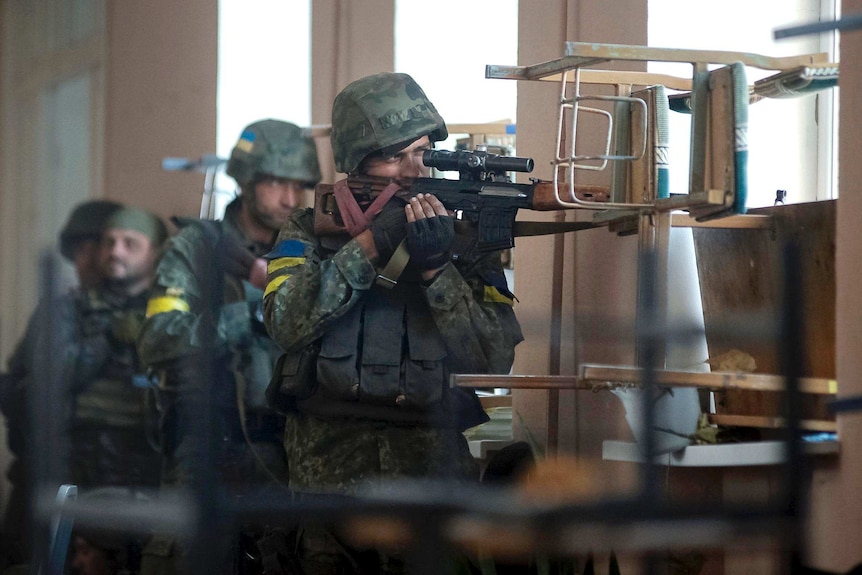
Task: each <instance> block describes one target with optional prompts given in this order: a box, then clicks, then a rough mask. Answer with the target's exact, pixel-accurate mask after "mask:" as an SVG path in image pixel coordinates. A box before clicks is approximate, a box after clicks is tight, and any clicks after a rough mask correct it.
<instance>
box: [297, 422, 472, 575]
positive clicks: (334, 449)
mask: <svg viewBox="0 0 862 575" xmlns="http://www.w3.org/2000/svg"><path fill="white" fill-rule="evenodd" d="M284 446H285V451H286V452H287V455H288V459H289V460H290V461H291V468H290V485H291V489H293V490H294V491H295V492H297V493H303V492H307V493H316V494H319V493H333V492H335V493H341V494H355V493H357V492H359V491H361V490H362V488H363V487H367V486H368V485H369V484H370V483H373V482H375V481H389V480H393V479H398V478H405V479H406V478H412V479H452V480H453V481H456V482H465V481H478V477H479V469H478V465H477V463H476V461H475V460H474V459H473V457H472V456H471V455H470V451H469V448H468V446H467V442H466V440H465V439H464V436H463V434H461V433H460V432H458V431H457V430H454V429H436V428H429V427H421V426H415V425H401V424H393V423H388V422H379V421H364V420H343V419H339V420H332V421H330V420H325V419H321V418H317V417H313V416H309V415H303V414H292V415H289V416H288V417H287V422H286V425H285V434H284ZM297 553H298V561H299V563H300V565H301V566H302V573H303V574H304V575H367V574H372V575H373V574H379V575H405V574H408V573H410V572H411V569H410V557H409V556H408V555H407V554H405V553H404V551H403V550H401V549H397V548H387V549H382V548H380V549H378V548H374V547H371V546H369V545H367V544H360V543H358V542H356V541H353V540H351V539H350V538H349V537H348V536H345V535H344V533H343V532H342V531H340V530H338V529H336V528H335V526H333V525H321V524H305V525H303V526H301V528H300V530H299V533H298V538H297ZM444 571H445V569H444Z"/></svg>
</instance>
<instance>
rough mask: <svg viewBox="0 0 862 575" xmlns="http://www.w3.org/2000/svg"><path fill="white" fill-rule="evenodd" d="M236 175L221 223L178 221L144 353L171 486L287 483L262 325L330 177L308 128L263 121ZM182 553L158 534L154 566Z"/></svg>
mask: <svg viewBox="0 0 862 575" xmlns="http://www.w3.org/2000/svg"><path fill="white" fill-rule="evenodd" d="M227 174H228V175H229V176H231V177H232V178H234V179H235V180H236V182H237V184H238V185H239V187H240V190H241V193H240V195H239V196H238V197H237V198H236V199H235V200H234V201H232V202H231V203H230V204H229V205H228V206H227V208H226V211H225V215H224V218H223V219H222V220H221V221H203V220H193V219H183V218H175V219H174V221H175V222H176V223H177V225H178V226H179V227H180V232H179V233H178V234H177V235H176V236H175V237H173V238H172V239H171V241H170V243H169V245H168V248H167V250H166V252H165V254H164V256H163V257H162V260H161V262H160V264H159V267H158V270H157V274H156V281H155V287H154V290H153V293H152V295H151V297H150V301H149V304H148V306H147V319H146V322H145V323H144V327H143V332H142V334H141V338H140V340H139V350H140V353H141V357H142V358H143V359H144V360H145V361H146V362H147V363H148V364H149V365H150V366H151V367H152V368H153V369H154V370H155V371H156V372H158V373H159V374H160V378H159V387H158V403H159V409H160V412H161V442H162V449H163V453H164V456H165V468H164V469H165V474H164V477H163V484H165V485H169V486H187V485H190V484H194V483H195V482H197V481H199V480H201V479H202V478H203V474H213V475H214V476H215V477H216V478H217V481H218V484H219V486H220V487H222V488H224V489H225V490H226V492H227V493H231V494H234V495H238V494H240V493H241V492H243V491H247V490H249V489H256V488H261V487H270V488H272V487H277V486H278V485H279V483H281V484H282V487H284V486H286V484H287V459H286V457H285V453H284V450H283V448H282V447H281V442H282V435H283V433H284V418H283V417H282V416H281V415H280V414H278V413H277V412H275V411H273V410H272V409H271V408H270V407H269V405H268V403H267V400H266V397H265V394H264V392H265V389H266V386H267V384H268V383H269V380H270V377H271V374H272V366H273V364H274V363H275V360H276V359H277V357H278V355H279V353H280V350H279V349H278V346H277V345H276V344H275V343H274V342H273V341H272V340H271V339H270V337H269V335H268V334H267V333H266V330H265V328H264V326H263V323H262V320H263V317H262V315H261V306H262V298H263V288H264V287H265V281H266V261H265V260H264V259H263V256H264V255H265V254H266V253H268V252H269V251H270V250H271V249H272V245H273V242H274V240H275V237H276V234H277V233H278V230H279V228H280V227H281V225H282V224H283V223H284V222H285V221H287V219H288V218H289V217H290V215H291V214H292V213H293V212H294V210H295V209H297V208H298V207H299V206H300V205H301V204H302V203H303V194H305V192H306V190H307V189H309V188H313V187H314V185H315V184H317V182H318V181H319V180H320V168H319V165H318V160H317V149H316V147H315V144H314V141H313V139H312V138H311V137H310V136H308V135H307V134H306V133H305V132H304V131H303V130H302V129H300V128H299V127H298V126H296V125H294V124H291V123H288V122H283V121H280V120H273V119H267V120H261V121H258V122H254V123H252V124H250V125H249V126H247V127H246V128H245V129H244V130H243V132H242V134H241V135H240V137H239V140H238V141H237V143H236V145H235V146H234V148H233V150H232V152H231V156H230V160H229V161H228V165H227ZM205 406H209V407H205ZM204 420H208V421H209V422H210V423H211V427H210V428H209V429H208V430H205V429H204V427H205V426H203V425H201V422H202V421H204ZM201 434H206V435H201ZM212 438H215V440H214V441H215V444H216V445H215V461H214V467H212V468H202V464H205V463H206V462H205V459H204V454H202V451H201V450H202V447H203V446H204V445H205V444H206V443H205V442H206V441H212ZM180 555H181V552H180V550H179V548H178V546H177V545H176V542H175V541H174V540H173V539H172V538H171V537H157V538H156V539H155V540H154V541H153V542H152V544H150V545H148V547H147V549H145V551H144V567H143V570H144V572H145V573H159V572H165V571H163V570H168V569H174V568H177V567H178V566H179V565H178V563H176V562H175V559H176V557H178V556H180ZM242 555H243V556H245V554H242ZM229 560H230V558H228V557H226V558H225V561H229Z"/></svg>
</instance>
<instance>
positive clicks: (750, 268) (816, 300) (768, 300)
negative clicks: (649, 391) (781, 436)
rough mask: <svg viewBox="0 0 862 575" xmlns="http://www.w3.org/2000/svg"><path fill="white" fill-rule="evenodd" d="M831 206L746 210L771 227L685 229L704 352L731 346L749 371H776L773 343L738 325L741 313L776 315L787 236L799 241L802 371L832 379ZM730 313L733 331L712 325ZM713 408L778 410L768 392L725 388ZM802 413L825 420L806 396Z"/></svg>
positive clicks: (769, 318) (761, 319)
mask: <svg viewBox="0 0 862 575" xmlns="http://www.w3.org/2000/svg"><path fill="white" fill-rule="evenodd" d="M835 206H836V203H835V201H823V202H814V203H807V204H795V205H789V206H774V207H767V208H759V209H755V210H751V213H753V214H762V215H770V216H772V218H773V226H772V229H764V230H745V229H736V230H717V229H694V230H693V233H694V240H695V250H696V253H697V261H698V276H699V278H700V287H701V296H702V299H703V309H704V321H705V325H706V336H707V345H708V348H709V354H710V356H711V357H713V356H716V355H719V354H721V353H724V352H726V351H728V350H730V349H732V348H737V349H740V350H742V351H745V352H747V353H749V354H751V355H752V356H753V357H754V359H755V361H756V362H757V372H759V373H771V374H778V375H780V374H781V368H780V365H779V356H778V347H777V345H780V342H775V341H773V340H772V338H769V337H758V338H754V339H752V338H746V337H744V329H745V327H746V325H745V323H746V320H747V319H749V318H756V320H757V322H758V323H760V324H761V325H763V324H764V323H769V322H775V321H777V320H778V314H779V313H780V301H781V291H782V290H781V279H780V278H781V261H782V247H783V245H784V244H785V241H787V240H790V239H793V240H796V241H798V243H799V246H800V251H801V258H800V260H801V261H800V266H801V269H800V273H801V277H802V281H803V285H802V288H803V298H804V309H803V314H804V318H805V322H804V328H803V330H804V333H803V334H802V339H803V343H804V345H803V347H804V358H803V364H804V368H803V369H804V373H803V374H802V375H805V376H810V377H822V378H835ZM734 318H736V319H737V320H738V322H737V323H738V327H739V330H723V329H722V330H719V327H720V326H721V324H723V323H725V322H728V321H731V320H733V319H734ZM753 327H757V326H753ZM718 411H719V413H733V414H738V415H763V416H777V415H780V412H781V410H780V405H779V403H778V399H777V398H776V397H775V396H771V397H770V396H768V395H764V394H762V393H756V392H745V393H739V392H733V391H728V392H725V393H723V394H722V397H721V401H720V404H719V410H718ZM804 416H805V417H807V418H811V419H829V418H830V416H829V414H828V411H827V410H826V409H825V407H824V404H823V401H822V400H810V401H806V404H805V406H804Z"/></svg>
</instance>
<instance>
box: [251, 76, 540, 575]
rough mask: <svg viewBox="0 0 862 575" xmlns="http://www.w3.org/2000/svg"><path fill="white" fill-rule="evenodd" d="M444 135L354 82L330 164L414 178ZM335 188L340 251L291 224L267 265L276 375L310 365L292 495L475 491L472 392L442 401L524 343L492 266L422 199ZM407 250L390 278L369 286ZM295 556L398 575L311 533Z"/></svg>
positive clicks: (338, 110)
mask: <svg viewBox="0 0 862 575" xmlns="http://www.w3.org/2000/svg"><path fill="white" fill-rule="evenodd" d="M446 137H447V130H446V125H445V123H444V121H443V119H442V118H441V117H440V115H439V114H438V112H437V110H436V109H435V107H434V106H433V104H432V103H431V102H430V101H429V100H428V98H427V97H426V96H425V93H424V92H423V91H422V89H421V88H420V87H419V86H418V85H417V84H416V82H415V81H414V80H413V78H411V77H410V76H409V75H406V74H394V73H384V74H378V75H374V76H369V77H366V78H362V79H360V80H357V81H355V82H353V83H352V84H350V85H348V86H347V87H346V88H344V90H342V91H341V92H340V93H339V94H338V96H337V97H336V99H335V101H334V103H333V107H332V149H333V155H334V159H335V165H336V168H337V169H338V171H339V172H342V173H346V174H348V175H351V174H359V175H368V176H380V177H385V178H402V177H418V176H427V175H428V168H427V167H425V166H424V165H423V163H422V154H423V152H424V151H425V150H427V149H429V148H431V147H432V146H433V144H434V142H435V141H439V140H443V139H445V138H446ZM339 186H340V183H339V184H336V190H335V191H336V198H337V201H338V207H339V210H340V212H341V213H342V214H345V213H346V212H348V211H351V212H352V214H353V216H354V217H353V218H351V219H352V220H353V223H352V224H349V225H348V228H347V232H346V233H345V234H344V235H343V236H342V237H330V236H327V237H319V236H317V235H315V233H314V226H313V219H314V216H313V211H312V210H301V211H297V212H296V213H294V215H293V216H291V218H290V220H289V221H288V222H287V224H286V225H285V226H284V227H283V228H282V229H281V232H280V234H279V237H278V241H277V243H276V245H275V248H274V249H273V250H272V252H271V253H270V255H269V256H268V257H269V258H270V264H269V272H270V273H269V276H268V284H267V287H266V290H265V295H264V321H265V323H266V326H267V328H268V330H269V333H271V334H272V336H273V338H274V339H275V340H276V341H277V342H278V344H279V345H280V346H281V347H282V348H283V349H284V350H285V352H286V356H285V357H286V358H285V360H284V361H283V363H284V365H302V364H303V361H297V360H296V359H295V358H300V359H304V360H307V359H308V357H309V356H310V357H313V358H314V360H313V361H314V365H313V367H312V369H307V370H304V369H299V370H296V371H297V375H296V376H294V375H293V374H290V375H291V376H292V377H294V380H291V386H292V387H291V389H294V390H295V393H294V395H295V397H294V398H293V399H294V401H293V402H292V407H291V408H290V409H289V411H288V413H287V418H286V432H285V436H284V437H285V441H284V443H285V449H286V451H287V455H288V459H289V460H290V461H291V467H290V485H291V487H292V488H293V489H295V490H296V491H298V492H300V493H302V492H316V493H320V492H333V491H334V492H339V493H348V494H349V493H353V492H355V491H356V490H358V489H362V488H363V487H366V486H367V485H368V484H369V483H372V482H374V481H379V480H385V479H391V478H403V477H412V478H429V477H430V478H451V479H455V480H471V479H478V469H477V467H476V465H475V462H474V461H473V459H472V457H471V456H470V453H469V450H468V447H467V443H466V441H465V439H464V436H463V434H462V431H463V430H464V429H466V428H469V427H472V426H474V425H477V424H479V423H482V422H484V421H486V420H487V416H486V415H485V413H484V411H483V410H482V409H481V406H480V404H479V402H478V399H477V398H476V396H475V394H473V393H472V392H468V391H465V390H463V389H450V388H449V385H448V374H449V373H507V372H508V371H509V369H510V367H511V365H512V361H513V359H514V348H515V345H516V344H517V343H518V342H520V341H521V340H522V339H523V337H522V335H521V330H520V327H519V325H518V322H517V320H516V318H515V315H514V312H513V309H512V300H513V297H514V296H513V295H512V294H511V293H510V292H509V290H508V288H507V286H506V280H505V276H504V274H503V269H502V266H501V263H500V254H499V253H478V252H477V250H476V246H475V245H474V242H473V240H472V239H471V236H469V235H462V234H460V233H456V231H455V225H454V220H453V218H452V217H451V216H450V215H449V214H448V213H447V212H446V209H445V208H444V207H443V205H442V204H441V203H440V202H439V200H437V198H435V197H434V196H432V195H424V196H423V195H421V194H420V195H417V196H415V197H413V198H411V199H410V200H409V201H404V200H402V199H401V198H400V197H399V196H398V195H392V196H390V199H388V200H386V199H384V200H383V202H385V203H383V205H382V206H381V205H380V203H381V202H379V201H378V200H375V201H373V202H371V203H370V205H365V204H362V203H360V202H357V200H356V198H355V197H354V196H353V195H351V194H350V193H349V188H347V190H348V193H346V194H345V193H340V192H339ZM341 189H342V190H344V189H345V188H343V187H342V188H341ZM383 194H386V192H385V191H384V192H383ZM351 204H353V205H351ZM344 219H345V221H347V219H348V218H344ZM399 252H400V253H401V255H399ZM404 252H406V255H407V256H408V257H409V260H408V263H407V265H406V267H404V268H403V271H402V272H401V273H400V276H399V277H397V278H395V277H388V278H387V279H383V278H381V277H380V276H382V275H385V274H387V273H390V272H388V271H387V270H385V269H384V270H383V271H381V269H382V268H385V267H386V266H387V264H388V263H389V262H390V261H391V260H393V259H395V258H401V257H402V255H403V253H404ZM282 387H284V385H282ZM298 549H299V553H298V554H299V559H300V562H301V564H302V567H303V569H304V571H303V572H304V573H311V574H314V573H336V572H337V573H404V572H408V571H409V567H408V566H407V565H406V564H405V562H404V559H403V557H402V556H400V555H399V553H397V552H396V553H385V552H382V551H374V550H367V549H357V548H356V547H351V545H350V543H349V542H348V541H345V540H343V539H341V538H340V537H339V535H338V534H337V533H335V532H334V531H332V530H328V529H322V528H319V527H316V526H315V525H309V526H307V527H305V528H304V529H303V530H302V532H301V535H300V539H299V545H298Z"/></svg>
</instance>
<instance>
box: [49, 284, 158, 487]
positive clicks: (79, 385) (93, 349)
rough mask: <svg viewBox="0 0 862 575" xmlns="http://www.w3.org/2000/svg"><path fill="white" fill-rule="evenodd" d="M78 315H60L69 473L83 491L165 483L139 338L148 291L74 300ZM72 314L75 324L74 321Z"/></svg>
mask: <svg viewBox="0 0 862 575" xmlns="http://www.w3.org/2000/svg"><path fill="white" fill-rule="evenodd" d="M74 304H75V305H74V307H73V308H71V309H69V310H68V311H72V312H73V313H74V316H73V317H72V318H61V319H60V321H59V322H58V324H57V327H56V328H55V329H59V330H60V341H61V342H63V343H62V344H61V348H60V350H59V352H60V354H61V355H60V358H61V361H62V366H63V381H64V382H65V384H66V385H67V386H68V389H67V392H68V393H69V394H70V396H71V398H72V402H71V403H70V405H71V407H72V412H71V414H70V420H71V425H70V440H71V459H70V472H71V477H72V480H73V482H74V483H75V484H77V485H78V486H79V488H82V489H88V488H94V487H104V486H132V487H139V488H144V489H149V490H153V489H155V488H157V487H158V485H159V476H160V474H159V468H160V465H161V456H160V455H159V452H158V450H157V448H156V445H155V444H154V443H153V441H152V438H153V435H152V431H151V429H150V428H149V426H150V425H151V424H152V423H153V414H152V412H150V411H149V410H148V406H149V404H148V401H147V397H148V393H147V388H148V380H147V377H146V375H145V369H144V368H143V367H142V366H141V364H140V361H139V360H138V355H137V351H136V348H135V341H136V338H137V334H138V331H139V330H140V326H141V325H142V323H143V320H144V311H145V309H146V305H147V293H146V292H144V293H141V294H138V295H136V296H131V297H129V296H125V295H122V294H119V293H116V292H112V291H110V290H108V289H100V290H88V291H86V292H81V293H80V294H79V295H78V297H76V298H75V302H74ZM67 319H69V320H71V321H67Z"/></svg>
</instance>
